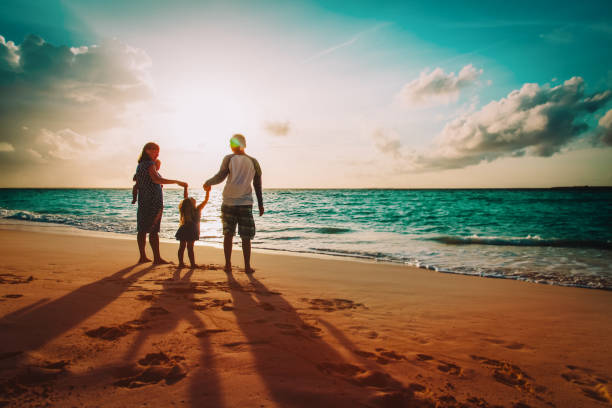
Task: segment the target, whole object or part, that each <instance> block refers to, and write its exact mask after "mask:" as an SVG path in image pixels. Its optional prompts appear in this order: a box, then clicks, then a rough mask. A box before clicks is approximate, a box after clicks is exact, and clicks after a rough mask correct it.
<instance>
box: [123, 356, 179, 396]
mask: <svg viewBox="0 0 612 408" xmlns="http://www.w3.org/2000/svg"><path fill="white" fill-rule="evenodd" d="M182 360H184V358H183V357H182V356H174V357H172V358H170V357H168V356H167V355H166V354H165V353H163V352H159V353H150V354H147V355H146V356H145V357H144V358H142V359H140V360H138V364H139V365H140V366H142V367H146V368H145V369H142V368H140V367H136V366H125V367H120V368H119V369H118V370H117V372H116V374H117V376H118V377H120V378H121V377H124V378H121V379H120V380H118V381H116V382H114V383H113V385H115V386H117V387H124V388H139V387H144V386H145V385H149V384H156V383H158V382H160V381H162V380H164V381H165V382H166V384H167V385H172V384H175V383H177V382H179V381H180V380H181V379H183V378H184V377H185V376H186V375H187V372H186V371H185V369H184V368H183V367H181V366H180V365H179V364H178V363H177V361H182Z"/></svg>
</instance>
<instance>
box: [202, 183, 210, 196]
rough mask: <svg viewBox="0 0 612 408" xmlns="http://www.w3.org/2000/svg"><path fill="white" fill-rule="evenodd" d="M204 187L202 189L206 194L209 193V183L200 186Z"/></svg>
mask: <svg viewBox="0 0 612 408" xmlns="http://www.w3.org/2000/svg"><path fill="white" fill-rule="evenodd" d="M202 187H203V188H204V191H206V194H208V193H210V185H209V184H206V183H204V185H203V186H202Z"/></svg>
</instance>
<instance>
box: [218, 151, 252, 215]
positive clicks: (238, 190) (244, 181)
mask: <svg viewBox="0 0 612 408" xmlns="http://www.w3.org/2000/svg"><path fill="white" fill-rule="evenodd" d="M226 176H227V182H226V183H225V188H224V189H223V204H224V205H253V194H252V193H253V189H252V188H251V184H252V183H253V179H255V178H256V177H261V168H260V167H259V163H258V162H257V160H256V159H255V158H253V157H251V156H247V155H246V154H230V155H227V156H225V157H224V158H223V162H222V163H221V168H220V169H219V172H218V173H217V174H216V175H215V176H213V177H212V178H211V179H210V180H208V181H206V184H209V185H214V184H218V183H220V182H222V181H223V179H225V177H226Z"/></svg>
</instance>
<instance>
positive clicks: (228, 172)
mask: <svg viewBox="0 0 612 408" xmlns="http://www.w3.org/2000/svg"><path fill="white" fill-rule="evenodd" d="M230 147H231V149H232V152H233V154H229V155H227V156H225V157H224V158H223V162H222V163H221V168H220V169H219V172H218V173H217V174H216V175H214V176H213V177H212V178H211V179H209V180H207V181H206V183H204V190H206V191H209V190H210V187H211V186H213V185H215V184H219V183H221V182H222V181H223V180H225V178H226V177H227V182H226V183H225V188H224V189H223V204H222V205H221V220H222V221H223V252H224V254H225V268H224V270H225V271H226V272H231V270H232V262H231V258H232V243H233V242H232V241H233V238H234V234H236V224H238V234H239V235H240V238H241V240H242V254H243V255H244V271H245V272H246V273H253V272H255V270H254V269H253V268H251V240H252V239H253V237H254V236H255V221H254V220H253V196H252V194H251V192H252V190H251V183H253V187H255V195H256V196H257V204H258V206H259V216H260V217H261V216H262V215H263V213H264V206H263V196H262V194H261V168H260V167H259V163H258V162H257V160H255V158H253V157H251V156H248V155H247V154H246V153H245V152H244V149H245V148H246V139H245V137H244V136H242V135H240V134H236V135H234V136H232V137H231V138H230Z"/></svg>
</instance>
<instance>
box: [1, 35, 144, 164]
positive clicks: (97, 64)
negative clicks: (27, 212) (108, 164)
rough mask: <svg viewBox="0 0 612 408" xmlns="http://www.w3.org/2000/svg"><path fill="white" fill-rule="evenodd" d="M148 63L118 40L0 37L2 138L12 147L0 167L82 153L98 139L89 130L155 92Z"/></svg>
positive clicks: (98, 130) (116, 121)
mask: <svg viewBox="0 0 612 408" xmlns="http://www.w3.org/2000/svg"><path fill="white" fill-rule="evenodd" d="M150 67H151V59H150V58H149V57H148V55H147V54H146V53H145V52H144V51H142V50H139V49H136V48H134V47H131V46H129V45H127V44H124V43H122V42H121V41H119V40H116V39H111V40H108V41H105V42H103V43H102V44H100V45H89V46H79V47H68V46H57V45H53V44H50V43H48V42H46V41H45V40H44V39H42V38H41V37H39V36H36V35H29V36H27V37H26V38H25V39H24V40H23V42H22V43H21V44H15V43H13V42H12V41H6V39H5V38H4V37H2V36H0V116H1V117H2V121H0V143H3V144H7V145H11V146H12V148H13V149H14V152H12V154H11V157H6V155H4V156H3V157H2V159H1V160H0V169H1V170H2V171H3V172H4V173H5V174H6V173H7V172H10V171H12V170H15V171H16V170H17V169H19V170H23V169H25V168H28V166H30V165H36V164H40V163H43V162H45V163H54V162H56V164H57V165H58V166H61V165H62V163H63V162H65V161H66V160H70V159H79V158H84V157H85V155H86V154H87V152H88V151H93V150H92V149H95V148H96V143H99V142H102V140H99V141H95V140H93V139H92V137H103V131H106V130H107V129H110V128H113V127H119V126H121V124H122V123H124V121H125V120H126V119H127V116H126V112H127V110H128V108H129V107H130V106H131V105H132V104H134V103H136V102H142V101H148V100H150V99H151V98H152V96H153V87H152V83H151V82H152V81H151V78H150V74H149V69H150ZM2 152H6V151H5V150H0V153H2ZM90 159H91V157H90Z"/></svg>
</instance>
